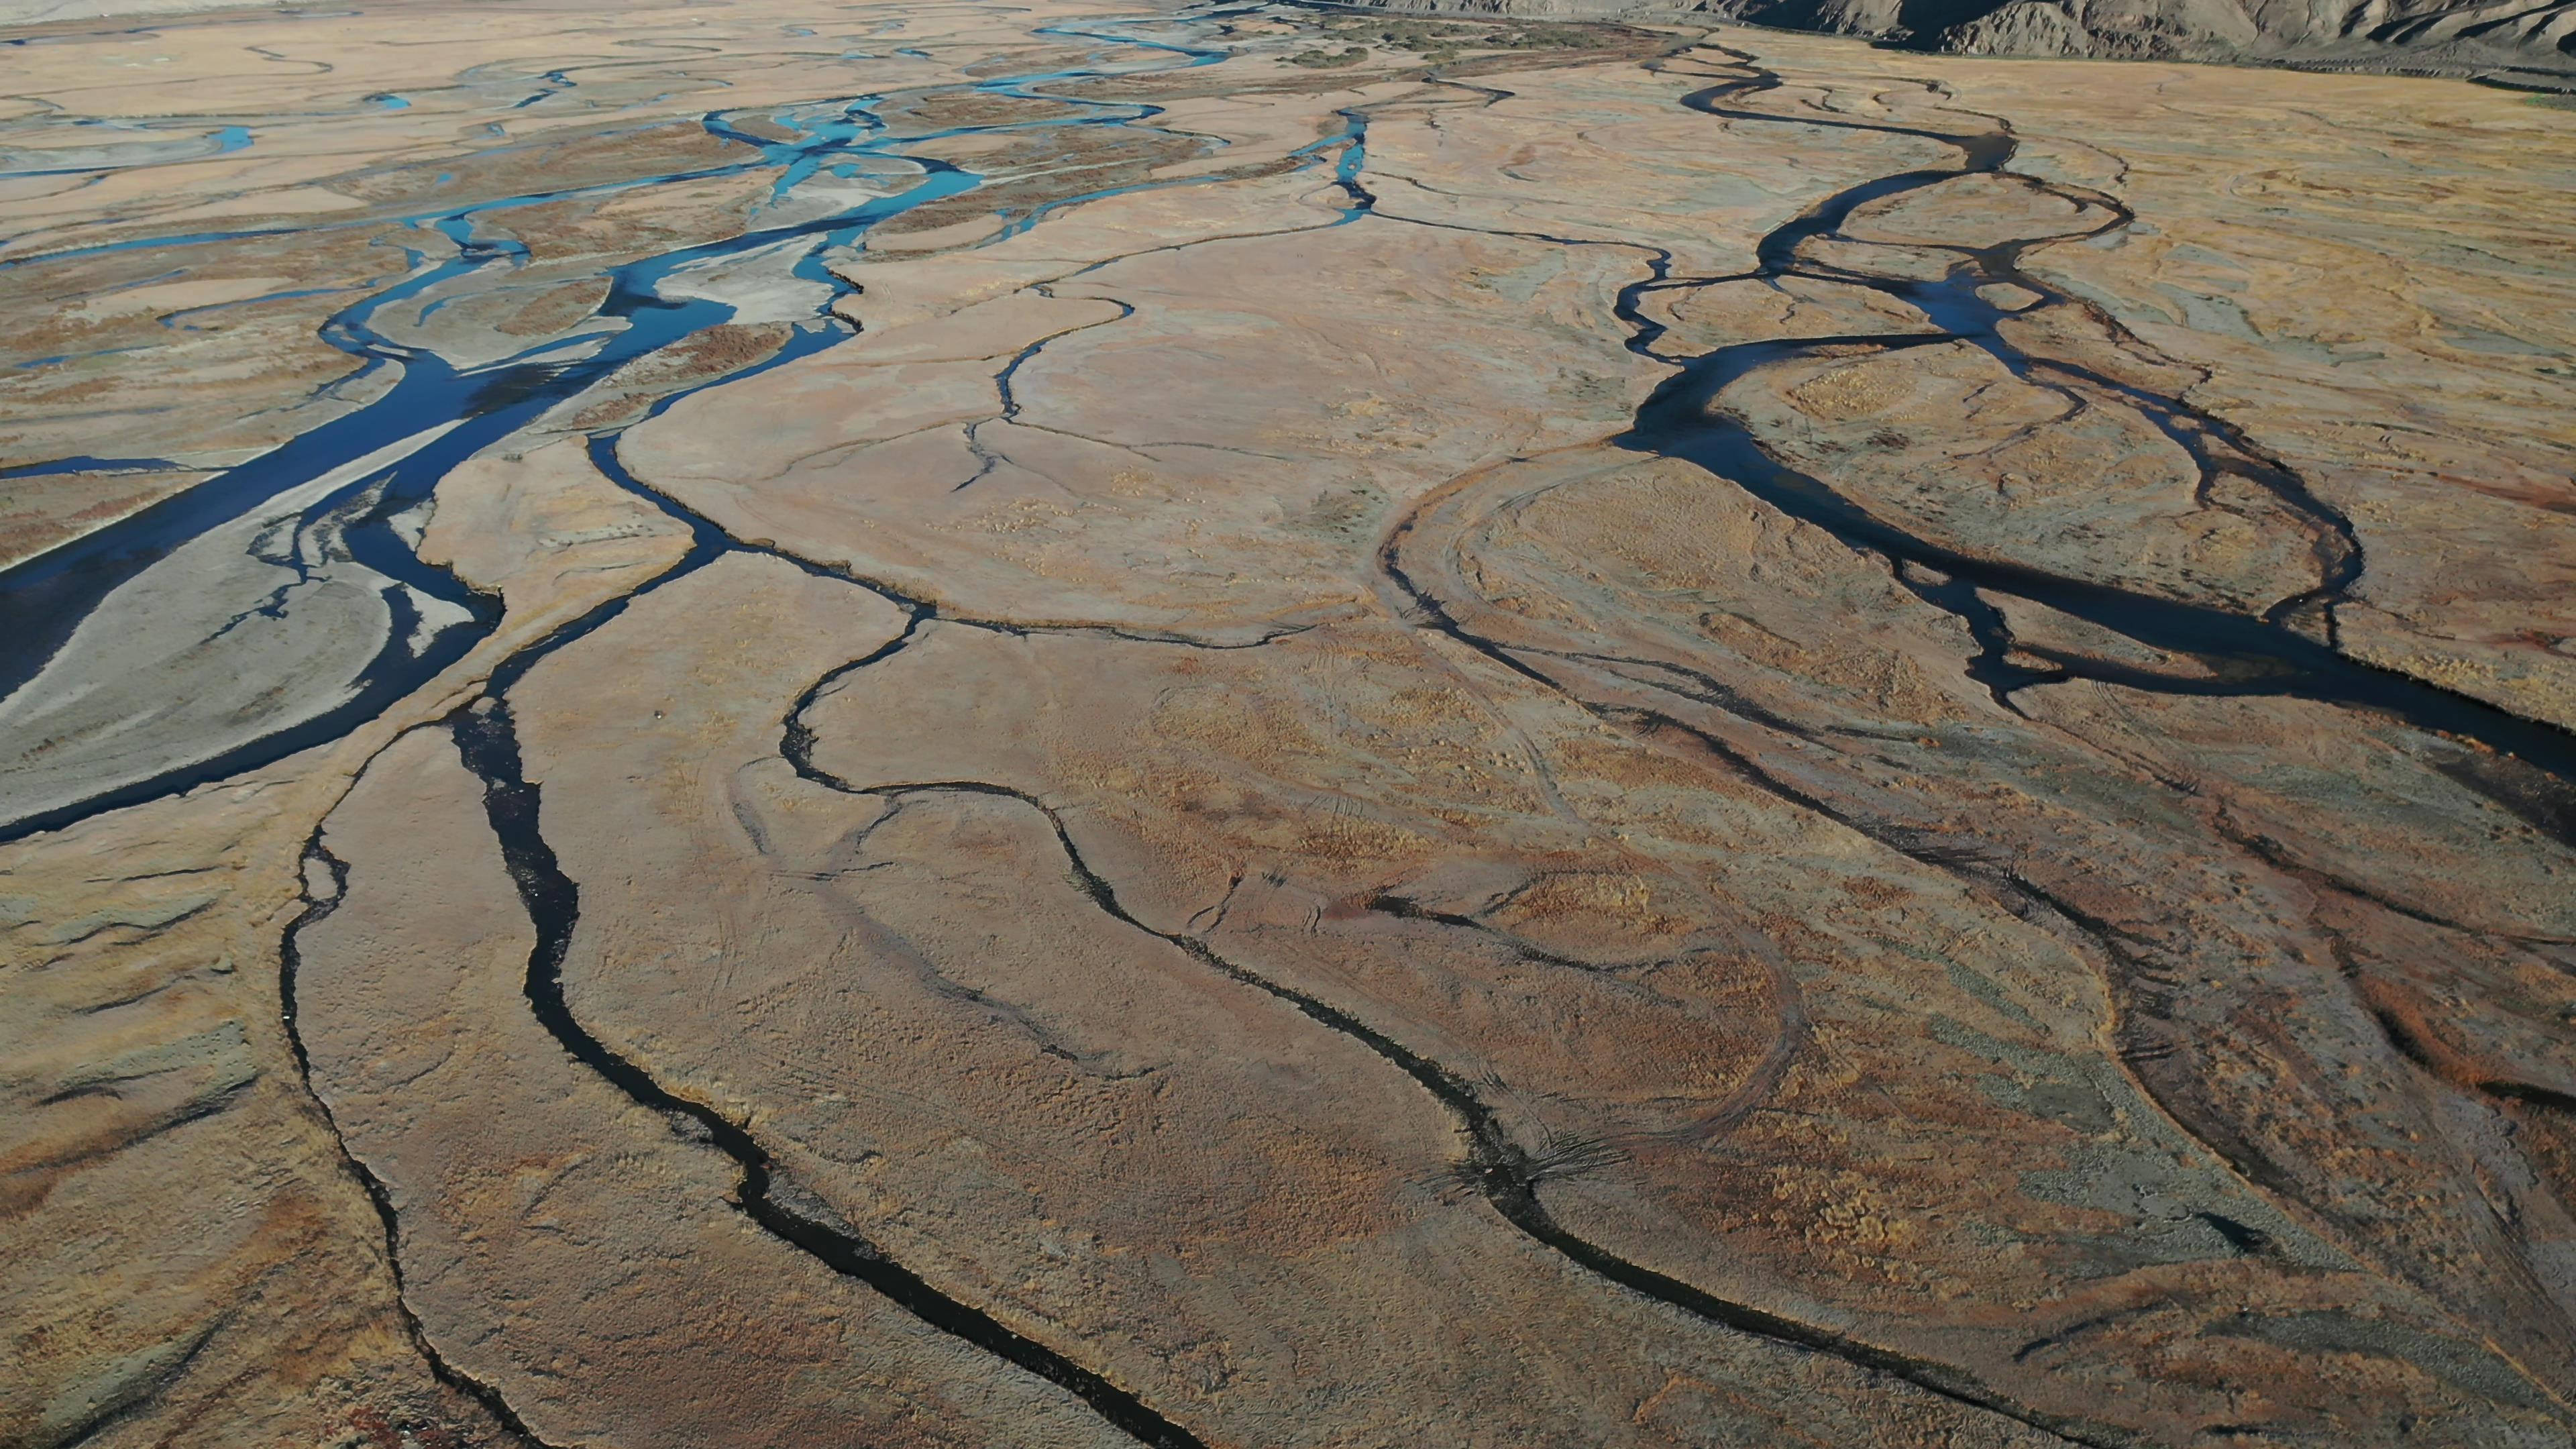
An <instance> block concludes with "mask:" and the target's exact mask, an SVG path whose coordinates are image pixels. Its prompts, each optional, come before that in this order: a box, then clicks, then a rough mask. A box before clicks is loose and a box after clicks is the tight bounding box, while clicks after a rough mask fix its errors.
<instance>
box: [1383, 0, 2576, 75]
mask: <svg viewBox="0 0 2576 1449" xmlns="http://www.w3.org/2000/svg"><path fill="white" fill-rule="evenodd" d="M1359 3H1363V4H1371V5H1377V6H1380V7H1382V8H1386V9H1397V10H1438V11H1440V12H1443V13H1447V14H1454V15H1480V14H1481V15H1511V16H1518V17H1525V18H1532V19H1536V18H1558V19H1611V18H1621V17H1632V18H1641V19H1643V18H1657V19H1671V18H1678V17H1685V16H1699V17H1707V18H1712V19H1727V20H1738V21H1743V22H1746V23H1748V24H1755V25H1771V26H1778V27H1780V28H1782V29H1788V30H1813V31H1822V32H1825V33H1828V34H1834V35H1854V36H1862V37H1866V38H1869V39H1872V40H1881V41H1888V42H1892V43H1896V44H1901V45H1906V46H1911V47H1915V48H1919V49H1924V50H1937V51H1947V52H1951V53H1954V54H1964V55H1999V56H2097V57H2104V58H2111V59H2127V60H2140V59H2168V60H2209V61H2267V62H2274V63H2282V64H2290V65H2297V66H2301V67H2303V68H2321V69H2347V68H2348V69H2356V70H2380V71H2402V72H2414V73H2421V74H2429V75H2451V76H2463V77H2475V78H2477V79H2481V80H2486V81H2490V82H2494V83H2497V84H2504V85H2515V86H2525V87H2529V88H2531V89H2535V90H2576V0H1359Z"/></svg>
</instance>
